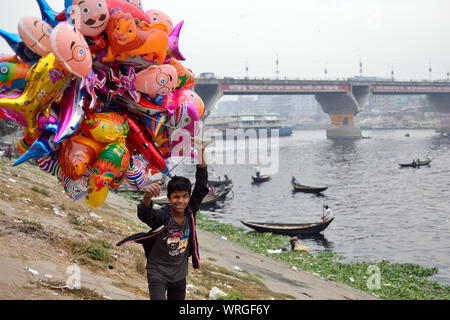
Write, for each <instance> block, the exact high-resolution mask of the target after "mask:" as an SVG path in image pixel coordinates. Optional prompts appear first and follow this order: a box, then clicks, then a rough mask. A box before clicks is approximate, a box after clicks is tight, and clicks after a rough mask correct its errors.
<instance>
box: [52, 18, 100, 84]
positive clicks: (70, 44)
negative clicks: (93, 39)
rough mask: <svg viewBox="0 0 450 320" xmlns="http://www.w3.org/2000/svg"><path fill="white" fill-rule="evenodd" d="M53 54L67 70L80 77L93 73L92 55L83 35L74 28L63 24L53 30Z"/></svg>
mask: <svg viewBox="0 0 450 320" xmlns="http://www.w3.org/2000/svg"><path fill="white" fill-rule="evenodd" d="M51 45H52V52H53V53H54V54H55V56H56V58H57V59H58V61H59V62H60V63H61V64H63V65H64V66H65V67H66V69H67V70H68V71H69V72H70V73H73V74H74V75H76V76H78V77H82V78H84V77H87V76H88V75H89V74H90V73H91V71H92V54H91V50H90V49H89V46H88V44H87V43H86V40H85V39H84V37H83V35H82V34H81V33H80V32H79V31H77V30H76V29H75V28H74V26H72V25H70V24H68V23H66V22H61V23H60V24H58V25H57V26H56V28H55V29H54V30H53V34H52V37H51Z"/></svg>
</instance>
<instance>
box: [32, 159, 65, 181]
mask: <svg viewBox="0 0 450 320" xmlns="http://www.w3.org/2000/svg"><path fill="white" fill-rule="evenodd" d="M37 163H38V166H39V169H41V170H42V171H44V172H45V173H49V174H51V175H52V176H55V177H59V176H60V175H61V166H60V165H59V161H58V157H57V155H50V156H48V157H45V158H40V159H38V160H37Z"/></svg>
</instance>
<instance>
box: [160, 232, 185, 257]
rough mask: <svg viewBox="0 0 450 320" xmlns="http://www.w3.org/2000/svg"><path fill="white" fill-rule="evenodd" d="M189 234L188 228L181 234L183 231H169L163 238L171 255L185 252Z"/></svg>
mask: <svg viewBox="0 0 450 320" xmlns="http://www.w3.org/2000/svg"><path fill="white" fill-rule="evenodd" d="M190 234H191V231H190V230H188V231H187V232H186V234H185V235H183V233H181V232H173V233H169V234H168V236H167V237H165V238H164V241H165V242H166V243H167V246H168V248H169V254H170V255H171V256H172V257H175V256H178V255H180V254H183V253H185V252H186V249H187V247H188V244H189V236H190Z"/></svg>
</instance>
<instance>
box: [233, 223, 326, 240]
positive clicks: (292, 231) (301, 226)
mask: <svg viewBox="0 0 450 320" xmlns="http://www.w3.org/2000/svg"><path fill="white" fill-rule="evenodd" d="M333 220H334V219H331V220H330V221H327V222H318V223H271V222H249V221H245V220H241V223H242V224H244V225H245V226H247V227H249V228H251V229H253V230H255V231H257V232H261V233H263V232H271V233H273V234H281V235H286V236H291V237H293V236H298V235H304V234H317V233H320V232H322V231H323V230H325V229H326V228H327V227H328V226H329V225H330V223H331V222H333Z"/></svg>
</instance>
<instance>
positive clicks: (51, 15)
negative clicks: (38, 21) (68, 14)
mask: <svg viewBox="0 0 450 320" xmlns="http://www.w3.org/2000/svg"><path fill="white" fill-rule="evenodd" d="M36 1H37V3H38V5H39V9H40V10H41V15H42V20H44V21H45V22H47V23H48V24H49V25H50V26H51V27H52V28H53V27H56V25H57V24H58V23H59V21H58V20H56V17H57V16H58V15H59V12H56V11H54V10H53V9H52V8H51V7H50V6H49V5H48V3H47V2H46V1H45V0H36Z"/></svg>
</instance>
